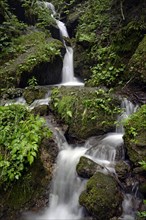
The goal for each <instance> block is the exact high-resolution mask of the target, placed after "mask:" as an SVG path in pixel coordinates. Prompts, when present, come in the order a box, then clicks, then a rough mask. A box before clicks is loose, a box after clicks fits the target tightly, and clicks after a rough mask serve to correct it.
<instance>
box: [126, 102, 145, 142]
mask: <svg viewBox="0 0 146 220" xmlns="http://www.w3.org/2000/svg"><path fill="white" fill-rule="evenodd" d="M125 131H126V133H127V134H128V135H129V137H130V139H131V140H133V141H134V142H136V143H138V142H139V141H142V142H145V141H146V140H145V136H144V132H145V131H146V105H142V106H141V108H140V109H139V110H138V111H137V112H135V113H134V114H132V115H131V116H130V117H129V118H128V119H127V120H126V121H125Z"/></svg>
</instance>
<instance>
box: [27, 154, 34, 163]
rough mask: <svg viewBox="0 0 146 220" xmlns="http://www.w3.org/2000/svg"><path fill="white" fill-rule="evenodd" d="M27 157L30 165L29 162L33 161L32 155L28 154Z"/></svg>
mask: <svg viewBox="0 0 146 220" xmlns="http://www.w3.org/2000/svg"><path fill="white" fill-rule="evenodd" d="M27 159H28V162H29V164H30V165H31V164H32V163H33V161H34V157H33V156H32V155H30V154H28V156H27Z"/></svg>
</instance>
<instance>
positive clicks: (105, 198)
mask: <svg viewBox="0 0 146 220" xmlns="http://www.w3.org/2000/svg"><path fill="white" fill-rule="evenodd" d="M121 199H122V198H121V196H120V193H119V192H118V191H117V183H116V182H115V180H114V179H113V178H112V177H111V176H107V175H105V174H102V173H97V174H95V175H94V176H92V177H91V178H90V179H89V181H88V182H87V186H86V191H84V192H83V193H82V194H81V196H80V198H79V202H80V204H81V205H83V206H84V207H85V208H86V209H87V210H88V212H89V213H90V214H91V215H92V216H93V217H96V218H97V219H101V220H104V219H106V220H109V219H110V218H111V217H113V216H114V215H116V214H117V215H116V216H118V215H119V214H120V212H119V213H118V207H119V205H121V204H120V203H121ZM105 210H106V211H105Z"/></svg>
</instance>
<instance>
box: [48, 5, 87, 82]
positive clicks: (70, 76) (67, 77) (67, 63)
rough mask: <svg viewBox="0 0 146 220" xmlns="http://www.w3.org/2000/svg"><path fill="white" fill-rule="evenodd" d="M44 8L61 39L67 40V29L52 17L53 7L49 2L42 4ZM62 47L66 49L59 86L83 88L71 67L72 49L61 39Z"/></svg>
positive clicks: (54, 12) (53, 14)
mask: <svg viewBox="0 0 146 220" xmlns="http://www.w3.org/2000/svg"><path fill="white" fill-rule="evenodd" d="M44 5H45V7H47V8H48V9H51V11H52V17H53V18H54V20H55V21H56V24H57V26H58V28H59V30H60V35H61V37H62V39H63V38H64V37H66V38H69V35H68V32H67V28H66V26H65V24H64V23H63V22H62V21H59V20H57V19H56V18H55V17H54V16H55V15H56V11H55V8H54V5H52V4H51V3H50V2H44ZM63 43H64V46H65V48H66V53H65V56H64V59H63V68H62V82H61V85H65V86H83V85H84V83H83V82H81V81H80V80H79V79H77V78H76V77H74V66H73V49H72V47H69V46H67V45H66V43H65V40H64V39H63Z"/></svg>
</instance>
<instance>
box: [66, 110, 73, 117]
mask: <svg viewBox="0 0 146 220" xmlns="http://www.w3.org/2000/svg"><path fill="white" fill-rule="evenodd" d="M66 114H67V115H68V116H69V117H71V118H72V112H71V111H69V110H68V111H67V112H66Z"/></svg>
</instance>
